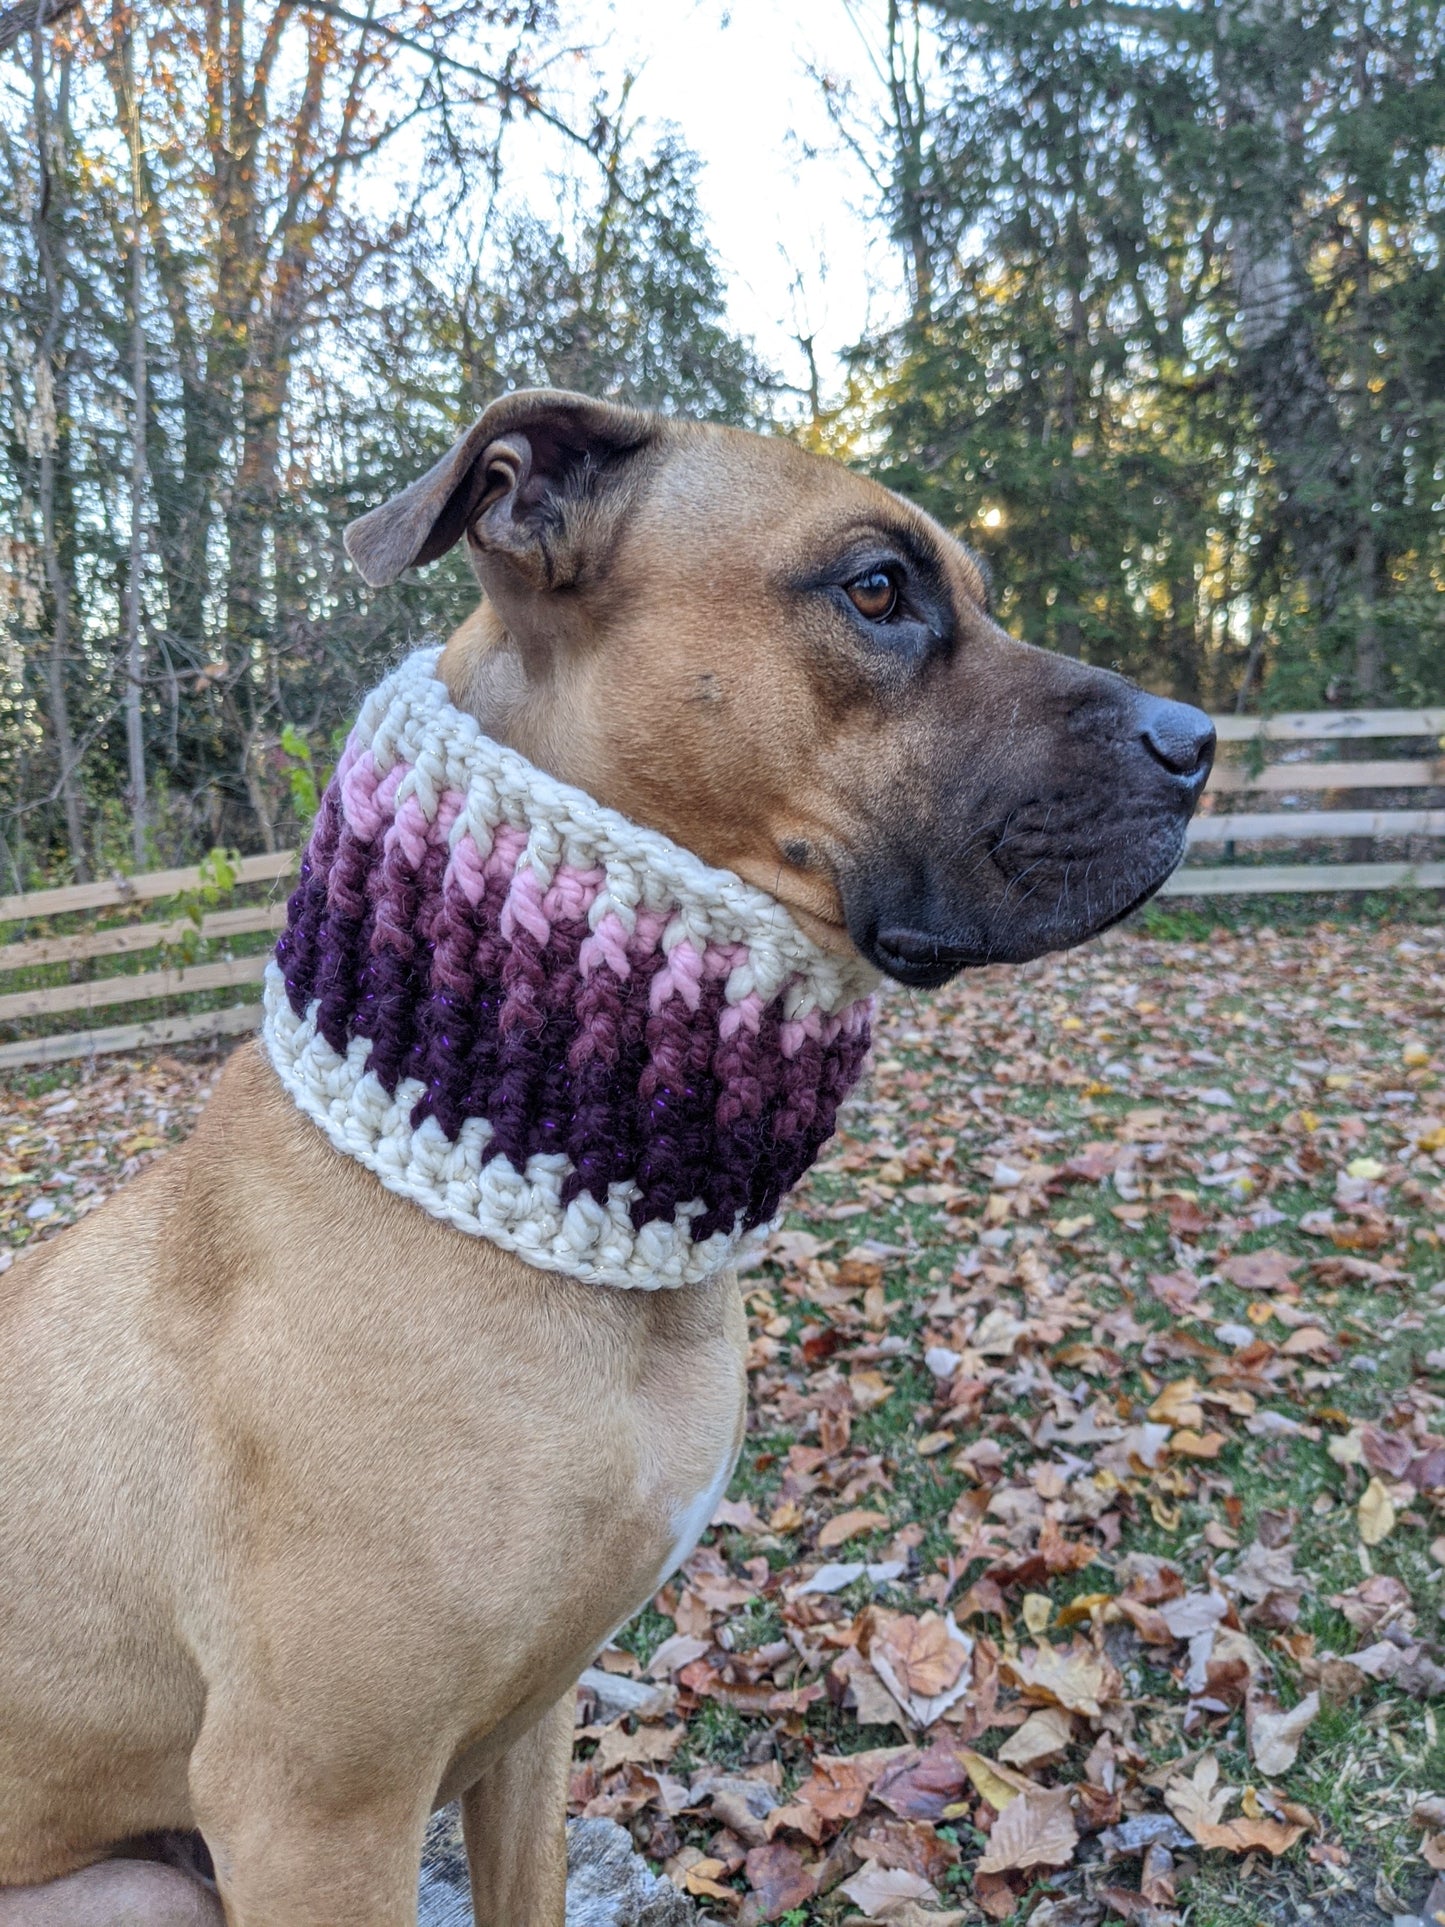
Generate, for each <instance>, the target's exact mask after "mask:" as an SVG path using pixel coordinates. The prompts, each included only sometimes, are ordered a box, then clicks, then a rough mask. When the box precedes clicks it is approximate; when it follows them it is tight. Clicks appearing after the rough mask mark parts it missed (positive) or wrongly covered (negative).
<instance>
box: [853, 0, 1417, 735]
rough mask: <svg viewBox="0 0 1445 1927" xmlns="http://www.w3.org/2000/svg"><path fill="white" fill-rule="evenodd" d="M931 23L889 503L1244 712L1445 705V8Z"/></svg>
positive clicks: (1047, 619)
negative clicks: (1241, 702) (895, 490)
mask: <svg viewBox="0 0 1445 1927" xmlns="http://www.w3.org/2000/svg"><path fill="white" fill-rule="evenodd" d="M926 13H927V16H928V18H929V20H930V23H931V25H932V28H933V31H934V33H935V35H936V43H937V55H936V59H935V62H934V66H933V70H932V71H931V73H929V74H928V75H927V77H926V79H925V80H924V81H923V82H920V84H919V88H918V89H917V90H916V91H917V98H916V99H914V100H913V102H912V105H911V109H910V111H909V113H908V114H906V115H905V114H903V113H896V114H895V117H894V125H893V126H892V128H891V130H890V133H891V139H892V143H893V151H892V154H891V158H890V162H889V168H890V173H889V182H890V211H891V214H892V217H893V222H894V227H895V231H896V234H897V238H898V242H899V245H900V249H901V251H902V254H903V257H904V260H905V262H906V263H907V264H908V265H909V270H910V281H911V285H912V286H913V289H914V296H915V298H914V302H913V308H912V312H911V314H910V317H909V320H908V322H907V324H906V325H905V326H904V327H903V328H902V329H901V330H900V331H898V332H897V333H895V334H893V335H890V336H888V337H885V338H883V339H880V340H876V341H873V342H871V343H868V344H865V345H864V346H863V347H862V348H861V349H860V351H859V359H860V363H862V364H865V365H867V366H868V367H869V368H870V369H871V370H872V372H873V373H874V375H875V377H876V378H877V380H878V381H879V383H880V388H879V397H880V399H879V406H878V408H877V411H876V414H875V416H874V418H873V420H872V421H871V423H870V424H869V427H870V429H871V431H872V445H873V446H874V447H876V449H877V454H876V456H875V457H871V458H870V459H872V461H873V465H874V466H875V467H876V468H877V471H878V472H879V474H880V475H881V477H882V478H883V479H884V480H886V481H888V482H890V483H892V484H894V485H895V486H897V487H899V488H901V489H903V490H904V491H905V492H906V493H909V494H912V495H914V496H915V497H916V498H917V499H919V500H920V501H922V502H923V503H924V505H925V506H927V507H928V508H930V509H932V510H933V512H934V513H935V514H937V515H938V516H939V517H940V518H941V519H942V520H943V521H944V522H945V523H947V524H948V525H949V526H951V527H953V528H955V529H957V530H958V531H959V533H960V534H962V535H963V536H964V537H965V538H966V539H967V540H969V541H970V542H971V543H973V544H974V546H975V547H977V548H978V549H980V550H981V551H982V552H983V553H984V554H985V555H986V556H987V557H988V559H989V561H990V563H991V565H992V568H993V571H994V575H995V580H996V584H997V594H998V603H999V608H1000V612H1001V614H1002V615H1003V617H1004V618H1005V620H1006V621H1007V622H1008V623H1009V624H1010V626H1011V627H1014V628H1015V629H1016V630H1017V631H1018V632H1019V633H1021V634H1023V635H1025V636H1027V637H1028V638H1029V639H1030V640H1032V641H1035V642H1041V643H1044V644H1047V645H1048V646H1050V647H1053V648H1058V649H1062V650H1064V651H1066V652H1068V653H1070V654H1076V655H1081V656H1084V657H1086V658H1088V659H1089V660H1092V661H1096V662H1102V663H1108V664H1113V665H1115V666H1117V667H1119V668H1123V669H1126V670H1128V671H1129V672H1131V673H1133V674H1135V675H1138V676H1141V677H1143V678H1144V679H1145V680H1147V681H1148V682H1150V683H1151V684H1153V685H1155V686H1163V687H1166V688H1169V689H1172V690H1173V691H1174V692H1175V693H1178V694H1181V695H1187V696H1196V697H1204V698H1205V699H1207V700H1210V701H1212V702H1215V703H1224V704H1228V703H1232V702H1233V701H1234V699H1235V698H1236V696H1238V695H1240V694H1241V693H1243V695H1244V696H1245V698H1246V699H1247V700H1248V701H1249V703H1250V706H1254V705H1255V704H1256V703H1257V702H1258V701H1259V700H1260V698H1261V694H1263V697H1264V700H1265V702H1266V704H1267V705H1268V706H1270V707H1274V708H1285V707H1306V706H1308V707H1314V706H1317V705H1318V704H1320V703H1321V702H1322V701H1326V700H1331V699H1334V698H1336V697H1342V698H1344V699H1346V700H1362V699H1363V700H1374V701H1377V702H1391V703H1394V702H1398V703H1401V704H1410V705H1414V704H1418V703H1421V702H1423V701H1425V700H1427V699H1430V700H1436V699H1438V698H1439V696H1440V695H1441V693H1442V692H1445V646H1442V645H1445V534H1442V522H1445V516H1442V512H1441V510H1442V502H1441V490H1442V484H1445V283H1442V281H1441V276H1442V273H1445V268H1442V265H1441V242H1442V238H1445V223H1442V219H1441V212H1440V210H1441V200H1440V193H1439V186H1440V168H1441V164H1442V152H1445V19H1442V16H1441V14H1440V12H1439V9H1438V8H1434V7H1427V6H1424V5H1415V4H1410V3H1409V0H1403V3H1398V0H1280V3H1279V4H1273V0H1272V4H1271V5H1270V6H1268V7H1262V6H1260V5H1258V4H1257V0H1219V4H1217V5H1215V6H1213V7H1209V8H1189V7H1180V6H1173V5H1158V6H1152V7H1132V8H1129V9H1127V10H1121V9H1120V8H1118V7H1117V6H1115V5H1113V4H1112V0H1074V3H1073V4H1071V5H1069V6H1068V7H1063V6H1061V5H1058V4H1056V3H1055V0H1018V3H1017V4H1012V3H1011V4H1009V5H1006V6H1005V5H1001V4H998V0H937V3H936V4H934V5H933V6H930V7H928V8H927V9H926ZM1125 13H1126V14H1127V18H1125V17H1122V16H1123V15H1124V14H1125ZM1154 23H1157V24H1154ZM920 258H923V259H925V260H926V262H927V269H926V272H920V271H919V269H918V266H917V264H918V261H919V260H920Z"/></svg>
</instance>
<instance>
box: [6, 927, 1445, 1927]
mask: <svg viewBox="0 0 1445 1927" xmlns="http://www.w3.org/2000/svg"><path fill="white" fill-rule="evenodd" d="M1163 927H1164V928H1167V927H1168V926H1167V925H1165V926H1163ZM1175 927H1176V928H1177V927H1178V926H1177V925H1176V926H1175ZM1442 1017H1445V931H1442V930H1440V929H1438V928H1433V927H1430V926H1422V925H1403V924H1397V925H1394V926H1390V925H1384V926H1371V925H1368V924H1356V925H1320V926H1316V927H1312V928H1310V927H1306V928H1298V929H1295V928H1292V929H1291V930H1290V931H1289V932H1288V933H1287V934H1276V932H1275V931H1274V930H1272V929H1270V928H1268V927H1264V928H1252V929H1240V930H1238V931H1235V932H1231V931H1230V930H1228V929H1226V928H1210V927H1208V926H1207V925H1202V926H1201V927H1200V929H1199V933H1198V934H1197V935H1196V936H1195V937H1194V938H1192V939H1191V940H1181V939H1180V938H1179V937H1178V936H1177V935H1155V936H1150V935H1147V934H1140V933H1139V932H1137V931H1135V932H1130V933H1125V934H1120V935H1116V936H1114V937H1112V938H1110V939H1107V940H1105V941H1104V942H1101V943H1099V944H1096V945H1094V946H1092V947H1091V948H1089V949H1087V950H1084V951H1081V952H1079V953H1077V954H1074V955H1070V956H1066V957H1062V958H1055V959H1049V960H1046V961H1044V962H1042V963H1039V964H1036V965H1033V966H1030V967H1028V968H1027V969H1024V970H1021V971H1002V970H1000V971H989V972H982V973H976V974H973V975H970V976H968V977H966V978H965V979H964V980H962V981H961V982H960V983H958V984H956V985H954V986H952V987H951V988H950V989H948V990H946V991H944V992H941V993H939V994H937V995H934V996H930V997H921V996H912V995H906V994H904V993H901V992H897V991H893V992H890V993H889V994H888V995H887V997H886V999H885V1001H884V1004H883V1007H882V1010H881V1013H880V1021H879V1025H878V1034H877V1045H876V1051H875V1058H874V1067H873V1071H872V1074H871V1077H870V1079H869V1081H868V1083H867V1085H866V1086H865V1088H864V1089H863V1090H862V1091H861V1092H860V1094H859V1095H858V1097H857V1098H856V1099H855V1100H854V1101H853V1102H852V1103H851V1104H850V1106H849V1108H848V1110H847V1113H846V1115H845V1118H844V1120H843V1125H842V1129H841V1130H840V1133H839V1136H838V1137H837V1138H836V1139H835V1141H834V1143H833V1144H832V1145H831V1146H830V1147H829V1152H828V1155H827V1156H826V1157H825V1159H824V1161H823V1163H822V1164H820V1165H819V1166H818V1168H817V1169H816V1171H815V1172H814V1173H813V1175H812V1176H811V1178H810V1179H809V1180H808V1182H807V1184H806V1186H805V1187H804V1189H803V1190H802V1191H801V1192H800V1193H799V1194H798V1196H797V1197H796V1198H795V1200H794V1208H793V1209H792V1210H791V1212H790V1213H789V1216H788V1218H787V1221H786V1224H785V1226H784V1228H783V1229H782V1230H781V1231H780V1232H778V1233H777V1234H775V1235H774V1237H773V1239H772V1241H771V1244H770V1246H769V1255H768V1257H767V1260H766V1261H765V1262H764V1263H763V1264H761V1265H760V1266H759V1268H758V1269H756V1270H755V1271H753V1272H752V1273H750V1274H749V1275H748V1277H747V1278H746V1279H745V1284H746V1286H747V1289H748V1297H749V1307H750V1312H751V1323H752V1346H751V1355H750V1379H751V1385H752V1394H753V1396H752V1415H751V1421H750V1429H749V1433H748V1438H747V1442H746V1445H745V1448H744V1453H743V1458H742V1461H741V1463H740V1465H739V1468H738V1473H737V1477H736V1479H735V1482H734V1485H733V1488H732V1491H731V1493H730V1494H729V1497H728V1499H727V1501H726V1502H725V1503H724V1505H723V1507H722V1508H721V1509H720V1512H719V1515H718V1519H717V1521H716V1522H715V1524H714V1527H713V1529H712V1530H711V1532H710V1533H709V1534H708V1535H707V1538H706V1539H705V1541H704V1544H703V1545H702V1547H700V1548H699V1550H698V1552H697V1553H696V1554H695V1555H694V1557H693V1558H692V1559H691V1560H690V1561H689V1562H688V1565H687V1566H686V1567H685V1569H684V1570H683V1572H682V1573H680V1574H679V1575H678V1576H677V1578H676V1579H675V1580H674V1581H673V1582H672V1583H670V1584H669V1585H668V1586H667V1587H666V1588H665V1589H664V1590H663V1592H662V1593H660V1594H659V1595H658V1597H657V1599H656V1600H655V1601H654V1602H653V1603H652V1605H651V1606H650V1607H649V1608H648V1609H647V1610H645V1611H644V1612H643V1613H642V1614H640V1615H639V1617H638V1618H637V1619H636V1620H635V1621H633V1623H632V1624H631V1625H630V1626H629V1627H627V1628H626V1629H625V1630H624V1631H623V1633H622V1634H620V1635H619V1637H618V1641H617V1644H616V1646H615V1647H614V1648H612V1649H609V1651H608V1652H606V1653H605V1654H603V1655H602V1658H601V1661H600V1665H599V1668H598V1669H597V1672H596V1674H595V1676H594V1677H593V1684H592V1686H591V1688H590V1689H589V1690H586V1691H584V1693H583V1694H582V1696H581V1699H580V1701H579V1716H578V1717H579V1738H578V1749H577V1762H576V1770H575V1773H574V1780H573V1805H574V1811H577V1812H587V1813H592V1814H606V1815H611V1816H613V1817H615V1818H617V1819H619V1820H621V1821H622V1822H623V1823H624V1824H626V1825H627V1826H628V1827H630V1829H631V1831H632V1833H633V1835H634V1837H635V1839H636V1840H637V1842H638V1843H639V1845H640V1846H641V1847H642V1848H643V1849H644V1851H646V1852H647V1853H648V1855H649V1856H650V1857H651V1858H652V1859H653V1860H654V1861H655V1862H656V1863H658V1864H659V1865H663V1866H665V1867H666V1868H667V1869H668V1871H669V1872H671V1873H672V1874H673V1876H674V1878H675V1879H676V1880H677V1881H678V1882H679V1884H681V1885H683V1886H684V1887H685V1888H686V1889H687V1890H688V1891H690V1892H692V1893H694V1894H696V1895H697V1896H698V1898H699V1903H700V1906H701V1908H703V1909H704V1910H706V1911H707V1912H708V1913H709V1914H710V1915H711V1917H713V1918H714V1919H716V1920H719V1921H724V1922H734V1921H736V1922H739V1923H740V1924H741V1927H753V1923H756V1922H760V1921H764V1920H784V1921H787V1922H789V1923H795V1924H796V1923H803V1922H808V1923H812V1922H817V1923H824V1924H826V1927H841V1923H843V1922H847V1921H864V1920H879V1921H891V1922H894V1923H899V1924H900V1927H922V1923H924V1922H925V1921H933V1922H935V1923H936V1922H938V1921H939V1920H940V1919H941V1920H944V1921H947V1920H953V1921H955V1922H957V1921H962V1920H969V1921H972V1920H981V1919H983V1918H985V1917H987V1918H991V1919H994V1920H1008V1919H1020V1920H1022V1919H1023V1918H1024V1917H1025V1916H1027V1917H1028V1918H1029V1919H1031V1920H1032V1921H1033V1922H1034V1923H1035V1927H1092V1923H1094V1922H1097V1921H1100V1920H1102V1919H1105V1918H1110V1917H1112V1918H1117V1919H1123V1920H1127V1921H1137V1922H1142V1923H1144V1924H1145V1927H1165V1923H1167V1922H1169V1921H1170V1920H1172V1919H1175V1918H1177V1917H1180V1916H1187V1918H1188V1919H1189V1920H1190V1921H1191V1922H1193V1923H1196V1927H1236V1923H1237V1927H1255V1923H1259V1922H1268V1923H1271V1927H1272V1924H1273V1923H1275V1922H1285V1921H1296V1920H1313V1921H1318V1922H1321V1923H1338V1924H1339V1927H1343V1924H1344V1923H1346V1922H1350V1923H1353V1922H1361V1923H1365V1922H1369V1923H1376V1924H1378V1923H1380V1922H1381V1921H1382V1920H1383V1919H1384V1918H1386V1917H1389V1916H1404V1917H1410V1918H1414V1917H1418V1913H1419V1909H1420V1908H1421V1907H1422V1906H1423V1905H1424V1904H1425V1899H1426V1895H1427V1891H1428V1890H1430V1889H1431V1886H1432V1883H1433V1882H1435V1880H1436V1874H1437V1872H1438V1871H1440V1870H1445V1731H1442V1724H1445V1650H1442V1635H1445V1622H1442V1611H1445V1584H1442V1568H1445V1248H1442V1243H1441V1240H1442V1238H1445V1083H1442V1081H1441V1075H1442V1073H1445V1038H1442V1024H1441V1019H1442ZM214 1064H215V1060H214V1059H213V1058H207V1057H203V1056H200V1055H192V1056H186V1055H183V1054H177V1055H176V1056H173V1057H171V1056H166V1057H160V1058H154V1059H150V1060H147V1061H145V1062H137V1063H129V1064H126V1063H115V1062H111V1063H106V1062H102V1063H101V1064H100V1065H99V1067H98V1068H96V1069H93V1070H84V1069H82V1068H79V1067H59V1068H57V1069H55V1070H53V1071H48V1072H46V1073H45V1074H44V1075H43V1076H41V1077H33V1078H12V1079H11V1080H10V1081H9V1083H8V1086H7V1087H6V1103H5V1110H6V1113H7V1126H6V1131H5V1134H4V1136H3V1140H0V1240H7V1241H8V1244H9V1246H11V1247H13V1246H14V1245H17V1244H20V1243H23V1242H26V1241H27V1240H28V1239H30V1238H32V1237H36V1236H43V1235H49V1234H50V1233H51V1232H52V1231H54V1230H55V1229H57V1228H58V1227H60V1226H61V1225H63V1224H64V1223H66V1222H68V1221H70V1220H71V1219H72V1218H73V1217H74V1216H75V1215H77V1214H78V1213H79V1212H80V1211H83V1210H85V1209H88V1208H90V1206H91V1205H92V1204H93V1203H95V1202H98V1201H99V1200H100V1198H101V1197H102V1196H104V1195H105V1193H106V1192H107V1191H108V1190H109V1189H112V1188H113V1187H114V1185H115V1183H116V1182H118V1181H119V1180H120V1179H122V1178H123V1177H124V1176H125V1175H127V1174H128V1173H129V1171H130V1170H133V1169H134V1168H135V1167H136V1166H137V1165H138V1164H139V1163H141V1162H144V1161H145V1160H146V1159H147V1158H149V1157H151V1156H154V1155H157V1154H158V1153H159V1151H160V1150H161V1149H162V1148H163V1146H164V1144H165V1142H167V1141H168V1140H169V1139H171V1138H174V1137H176V1136H178V1135H181V1134H183V1132H184V1131H185V1130H186V1129H187V1128H189V1124H190V1122H191V1120H192V1119H193V1117H194V1115H195V1111H196V1109H197V1108H198V1105H199V1103H200V1102H201V1101H202V1100H203V1097H204V1092H205V1088H206V1084H207V1081H208V1079H209V1077H210V1075H211V1074H212V1073H213V1070H214ZM6 1255H7V1248H6V1245H5V1244H3V1243H0V1265H3V1264H4V1262H5V1261H6ZM0 1288H3V1287H0ZM1435 1907H1445V1882H1442V1883H1441V1884H1440V1885H1438V1886H1437V1887H1436V1888H1435V1892H1434V1896H1433V1897H1432V1901H1431V1908H1432V1911H1433V1908H1435Z"/></svg>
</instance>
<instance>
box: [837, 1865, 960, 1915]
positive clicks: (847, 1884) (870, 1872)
mask: <svg viewBox="0 0 1445 1927" xmlns="http://www.w3.org/2000/svg"><path fill="white" fill-rule="evenodd" d="M839 1891H840V1892H841V1893H845V1894H846V1895H847V1896H848V1898H849V1899H850V1900H851V1901H852V1903H853V1905H854V1906H855V1907H856V1908H857V1909H858V1911H859V1913H861V1914H862V1915H863V1916H864V1917H865V1919H867V1920H870V1921H874V1920H876V1921H889V1920H892V1919H893V1918H894V1914H893V1913H892V1912H890V1911H889V1910H890V1909H896V1908H897V1906H898V1904H899V1903H900V1902H902V1901H905V1900H914V1901H918V1900H922V1901H932V1902H935V1903H936V1902H937V1900H938V1894H937V1892H936V1891H935V1889H934V1888H933V1887H932V1886H931V1885H930V1884H929V1882H928V1881H926V1880H925V1879H924V1878H923V1876H922V1875H921V1874H916V1873H910V1872H909V1871H908V1869H907V1868H904V1867H880V1866H879V1865H878V1863H877V1861H875V1860H869V1861H865V1862H864V1864H863V1865H862V1866H861V1867H860V1868H859V1869H858V1871H857V1873H855V1874H854V1875H853V1876H852V1878H851V1879H850V1880H845V1881H843V1882H842V1883H841V1884H840V1887H839Z"/></svg>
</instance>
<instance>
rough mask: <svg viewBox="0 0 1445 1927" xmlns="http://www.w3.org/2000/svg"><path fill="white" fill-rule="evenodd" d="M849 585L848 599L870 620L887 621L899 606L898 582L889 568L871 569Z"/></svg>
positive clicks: (861, 614) (860, 613)
mask: <svg viewBox="0 0 1445 1927" xmlns="http://www.w3.org/2000/svg"><path fill="white" fill-rule="evenodd" d="M847 586H848V600H849V601H850V602H851V603H852V604H853V607H854V608H855V609H856V610H857V611H858V613H859V615H860V616H863V617H864V618H865V619H866V620H867V621H869V622H887V620H888V618H889V617H890V616H891V615H892V614H893V613H894V611H895V610H896V609H897V607H898V584H897V583H896V582H895V581H894V579H893V576H892V574H891V573H890V572H889V571H888V570H887V569H870V570H869V571H868V573H867V574H866V575H860V576H859V577H858V578H857V580H856V581H853V582H850V583H849V584H848V585H847Z"/></svg>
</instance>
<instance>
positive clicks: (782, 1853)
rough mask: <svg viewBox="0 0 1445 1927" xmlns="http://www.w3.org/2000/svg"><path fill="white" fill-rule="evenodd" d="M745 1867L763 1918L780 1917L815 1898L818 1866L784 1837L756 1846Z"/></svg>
mask: <svg viewBox="0 0 1445 1927" xmlns="http://www.w3.org/2000/svg"><path fill="white" fill-rule="evenodd" d="M744 1871H745V1873H746V1874H747V1880H748V1885H749V1886H750V1887H751V1888H752V1890H753V1893H754V1894H755V1896H756V1897H757V1901H758V1908H759V1914H760V1917H761V1918H762V1919H763V1920H777V1919H778V1918H779V1916H780V1915H782V1914H786V1913H788V1912H789V1911H790V1910H791V1909H792V1908H794V1907H801V1906H803V1905H804V1904H805V1903H806V1902H807V1901H809V1900H811V1899H812V1898H813V1894H814V1892H815V1891H816V1889H817V1885H818V1875H817V1870H816V1868H813V1867H810V1866H808V1864H807V1863H806V1861H805V1860H804V1859H803V1856H802V1854H800V1853H799V1852H798V1849H797V1848H796V1847H790V1846H788V1845H787V1843H786V1842H785V1841H781V1840H773V1841H770V1842H769V1844H768V1845H767V1846H765V1847H754V1848H753V1849H752V1851H751V1852H750V1853H749V1854H748V1857H747V1860H746V1861H745V1862H744Z"/></svg>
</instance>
